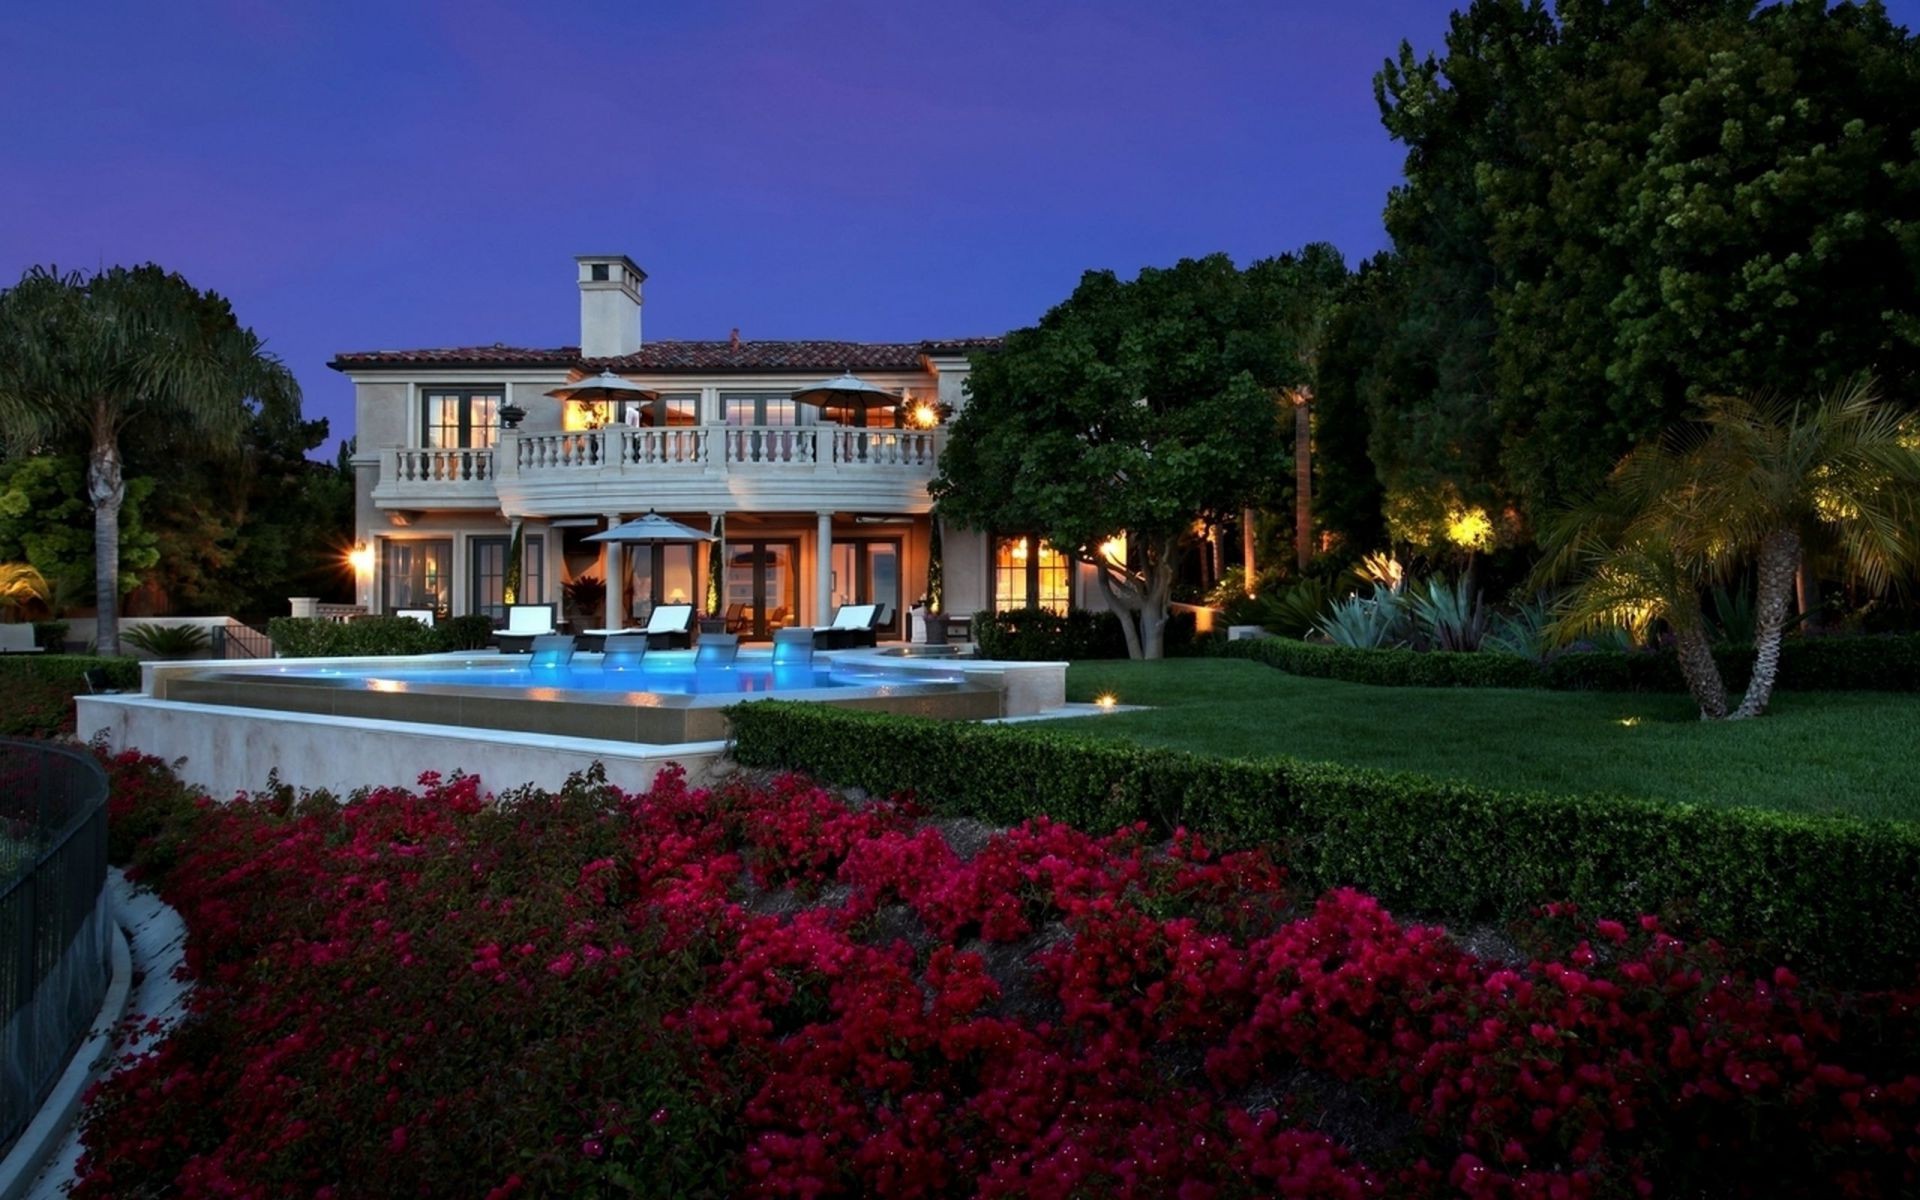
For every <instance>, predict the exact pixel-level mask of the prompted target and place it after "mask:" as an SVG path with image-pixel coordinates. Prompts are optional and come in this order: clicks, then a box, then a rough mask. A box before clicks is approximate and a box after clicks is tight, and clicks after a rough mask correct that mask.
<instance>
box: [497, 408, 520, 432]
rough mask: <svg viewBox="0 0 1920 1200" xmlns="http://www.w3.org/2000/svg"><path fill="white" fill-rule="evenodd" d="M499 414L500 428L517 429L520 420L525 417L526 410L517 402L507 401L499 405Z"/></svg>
mask: <svg viewBox="0 0 1920 1200" xmlns="http://www.w3.org/2000/svg"><path fill="white" fill-rule="evenodd" d="M499 415H500V427H501V428H502V429H518V428H520V422H522V421H524V420H526V419H527V410H526V409H524V408H521V407H520V406H519V405H518V404H513V403H507V404H502V405H501V406H500V413H499Z"/></svg>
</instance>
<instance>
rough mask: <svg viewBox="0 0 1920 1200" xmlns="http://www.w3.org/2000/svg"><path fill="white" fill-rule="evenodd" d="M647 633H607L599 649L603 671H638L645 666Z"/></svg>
mask: <svg viewBox="0 0 1920 1200" xmlns="http://www.w3.org/2000/svg"><path fill="white" fill-rule="evenodd" d="M646 657H647V635H646V634H644V633H613V634H608V635H607V638H606V641H605V642H604V643H602V645H601V649H600V669H601V670H603V671H639V670H642V669H644V668H645V666H646V664H645V662H644V661H642V660H644V659H645V658H646Z"/></svg>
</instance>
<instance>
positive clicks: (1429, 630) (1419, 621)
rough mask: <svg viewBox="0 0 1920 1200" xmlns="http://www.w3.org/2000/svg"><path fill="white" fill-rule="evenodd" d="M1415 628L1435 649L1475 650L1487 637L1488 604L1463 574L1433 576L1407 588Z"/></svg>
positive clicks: (1409, 608) (1469, 579)
mask: <svg viewBox="0 0 1920 1200" xmlns="http://www.w3.org/2000/svg"><path fill="white" fill-rule="evenodd" d="M1407 608H1408V611H1409V612H1410V613H1411V615H1412V617H1413V623H1414V628H1415V629H1417V630H1418V631H1419V632H1420V635H1421V636H1422V637H1423V638H1424V639H1425V640H1426V643H1427V645H1428V646H1430V647H1432V648H1433V649H1435V650H1478V649H1479V648H1480V644H1481V642H1483V641H1484V640H1486V636H1487V606H1486V602H1485V600H1484V598H1483V597H1482V596H1481V594H1480V589H1479V588H1477V587H1475V586H1474V584H1473V580H1472V578H1471V577H1469V576H1468V575H1466V574H1464V573H1463V574H1462V575H1460V577H1459V578H1457V579H1454V580H1451V581H1449V580H1448V579H1447V577H1446V576H1444V575H1434V576H1431V577H1429V578H1428V579H1426V580H1425V581H1423V582H1421V583H1419V584H1417V585H1415V586H1414V587H1412V588H1410V589H1408V592H1407Z"/></svg>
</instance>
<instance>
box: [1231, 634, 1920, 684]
mask: <svg viewBox="0 0 1920 1200" xmlns="http://www.w3.org/2000/svg"><path fill="white" fill-rule="evenodd" d="M1220 652H1221V653H1222V654H1225V655H1226V656H1228V657H1230V658H1249V659H1252V660H1254V661H1255V662H1262V663H1265V664H1267V665H1268V666H1270V667H1275V668H1278V669H1279V670H1282V671H1285V672H1287V673H1288V674H1290V675H1304V676H1309V677H1312V678H1316V679H1340V680H1345V681H1346V682H1348V683H1368V684H1376V685H1380V686H1385V687H1505V688H1546V689H1549V690H1553V691H1595V692H1684V691H1686V680H1685V679H1684V678H1682V676H1681V674H1680V664H1679V662H1678V661H1677V660H1676V659H1675V658H1674V656H1673V654H1672V652H1671V651H1651V650H1646V651H1632V652H1627V653H1622V652H1619V651H1612V650H1576V651H1568V652H1565V653H1562V654H1558V655H1555V656H1554V657H1552V658H1550V659H1547V660H1546V661H1545V662H1540V661H1537V660H1535V659H1531V658H1525V657H1522V656H1520V655H1516V654H1508V653H1505V652H1502V651H1490V650H1481V651H1479V652H1477V653H1450V652H1447V651H1433V652H1430V653H1421V652H1418V651H1413V650H1401V649H1380V650H1360V649H1355V648H1352V647H1348V646H1326V645H1317V644H1310V643H1307V642H1297V641H1294V640H1293V639H1291V638H1251V639H1246V640H1243V641H1238V642H1229V643H1226V644H1225V645H1223V646H1222V647H1221V651H1220ZM1714 657H1715V658H1716V659H1717V660H1718V661H1719V663H1720V674H1721V676H1722V677H1723V678H1724V679H1725V680H1726V682H1727V686H1728V687H1729V688H1731V689H1733V690H1735V691H1738V690H1740V689H1741V688H1744V687H1745V686H1746V684H1747V676H1748V674H1749V673H1750V672H1751V671H1752V670H1753V651H1752V650H1751V649H1749V648H1747V647H1744V646H1719V647H1716V648H1715V650H1714ZM1780 686H1781V687H1782V688H1784V689H1786V690H1788V691H1809V692H1814V691H1828V692H1832V691H1886V692H1911V691H1916V690H1920V635H1913V634H1907V635H1899V636H1878V637H1802V638H1791V639H1789V640H1787V641H1786V642H1785V643H1783V645H1782V647H1781V651H1780Z"/></svg>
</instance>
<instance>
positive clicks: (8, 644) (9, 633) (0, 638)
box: [0, 621, 40, 654]
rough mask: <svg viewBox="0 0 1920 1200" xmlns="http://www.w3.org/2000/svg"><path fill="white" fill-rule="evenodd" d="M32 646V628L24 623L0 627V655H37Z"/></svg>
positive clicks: (36, 648) (38, 649)
mask: <svg viewBox="0 0 1920 1200" xmlns="http://www.w3.org/2000/svg"><path fill="white" fill-rule="evenodd" d="M38 653H40V647H38V646H36V645H34V644H33V626H32V625H31V624H29V623H27V622H25V621H21V622H19V623H17V624H11V625H0V654H38Z"/></svg>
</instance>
